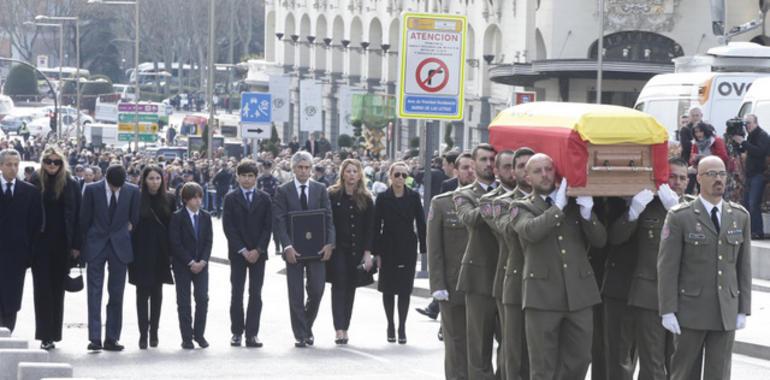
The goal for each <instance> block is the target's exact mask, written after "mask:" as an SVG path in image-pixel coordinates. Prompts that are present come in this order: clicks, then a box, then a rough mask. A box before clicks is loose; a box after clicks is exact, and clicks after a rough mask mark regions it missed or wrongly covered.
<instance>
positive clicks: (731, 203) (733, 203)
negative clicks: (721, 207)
mask: <svg viewBox="0 0 770 380" xmlns="http://www.w3.org/2000/svg"><path fill="white" fill-rule="evenodd" d="M728 203H729V204H730V207H732V208H734V209H736V210H740V211H743V212H744V213H746V214H748V213H749V210H746V208H745V207H743V205H741V204H740V203H735V202H733V201H730V202H728Z"/></svg>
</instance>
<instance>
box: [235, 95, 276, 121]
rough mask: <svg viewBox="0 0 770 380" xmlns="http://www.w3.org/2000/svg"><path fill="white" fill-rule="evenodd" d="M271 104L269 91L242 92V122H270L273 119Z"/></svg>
mask: <svg viewBox="0 0 770 380" xmlns="http://www.w3.org/2000/svg"><path fill="white" fill-rule="evenodd" d="M271 104H272V99H271V96H270V94H268V93H264V92H244V93H241V123H250V124H251V123H253V124H262V123H265V124H269V123H270V122H271V121H272V119H273V115H272V107H271Z"/></svg>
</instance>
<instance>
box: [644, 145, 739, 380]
mask: <svg viewBox="0 0 770 380" xmlns="http://www.w3.org/2000/svg"><path fill="white" fill-rule="evenodd" d="M697 180H698V184H699V185H700V190H701V193H700V196H698V199H696V200H694V201H691V202H688V203H685V204H681V205H677V206H675V207H673V208H672V209H671V211H669V213H668V215H667V216H666V221H665V224H664V225H663V229H662V232H661V242H660V252H659V254H658V267H657V269H658V271H657V274H658V303H659V313H660V315H661V323H662V324H663V327H665V328H666V330H668V331H670V332H671V333H673V334H674V335H675V337H674V354H673V357H672V359H671V367H672V368H671V377H670V378H671V379H673V380H683V379H687V378H688V376H689V375H690V372H691V371H692V369H693V363H695V361H696V360H697V357H698V355H699V354H700V348H701V347H704V348H705V356H704V371H703V373H704V379H729V378H730V367H731V359H732V349H733V343H734V342H735V330H737V329H742V328H744V327H745V326H746V316H747V315H749V314H750V312H751V225H750V224H751V223H750V221H749V214H748V212H747V211H746V209H744V208H743V207H741V206H740V205H739V204H737V203H733V202H728V201H725V200H723V199H722V196H723V195H724V191H725V182H726V180H727V172H726V171H725V164H724V163H723V162H722V160H721V159H720V158H719V157H716V156H707V157H705V158H703V159H701V161H700V162H699V163H698V175H697Z"/></svg>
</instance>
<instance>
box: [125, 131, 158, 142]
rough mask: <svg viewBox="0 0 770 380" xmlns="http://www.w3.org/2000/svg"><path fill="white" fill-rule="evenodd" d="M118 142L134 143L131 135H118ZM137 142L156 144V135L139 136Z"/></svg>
mask: <svg viewBox="0 0 770 380" xmlns="http://www.w3.org/2000/svg"><path fill="white" fill-rule="evenodd" d="M118 141H134V134H133V133H118ZM139 141H141V142H156V141H158V135H150V134H140V135H139Z"/></svg>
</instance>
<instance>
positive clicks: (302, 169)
mask: <svg viewBox="0 0 770 380" xmlns="http://www.w3.org/2000/svg"><path fill="white" fill-rule="evenodd" d="M312 163H313V157H312V156H311V155H310V153H308V152H304V151H302V152H297V153H295V154H294V155H293V156H292V157H291V167H292V172H293V173H294V179H293V180H292V181H290V182H287V183H285V184H283V185H282V186H281V187H279V188H278V190H277V191H276V193H275V198H274V200H273V226H274V233H275V234H277V235H278V239H280V241H281V246H283V247H285V248H284V250H283V257H284V260H285V261H286V281H287V283H288V289H289V313H290V316H291V328H292V331H293V332H294V339H295V342H294V346H295V347H298V348H302V347H306V346H308V345H310V346H312V345H313V343H314V337H313V330H312V329H313V322H314V321H315V317H316V315H317V314H318V306H319V305H320V303H321V297H322V296H323V292H324V286H325V282H326V261H328V260H329V258H331V255H332V249H333V248H334V224H333V222H332V210H331V204H330V202H329V195H328V193H327V192H326V187H324V186H323V185H322V184H320V183H318V182H315V181H312V180H310V168H311V167H312ZM313 211H317V212H318V213H320V214H322V220H323V223H322V224H321V225H320V226H319V225H318V224H316V223H306V222H307V220H308V219H307V218H305V217H303V216H301V215H303V214H305V213H307V214H308V215H310V214H312V213H313ZM295 228H297V230H296V231H295V230H294V229H295ZM319 234H321V235H323V239H322V240H321V243H320V244H319V247H317V251H315V252H314V251H310V252H307V251H302V252H298V249H297V248H298V246H299V245H300V244H302V245H303V246H306V244H304V243H305V242H303V241H298V240H296V238H295V237H296V236H301V237H302V238H304V239H307V240H316V239H317V238H318V235H319ZM313 236H315V238H314V237H313ZM305 275H307V302H306V303H305V300H304V298H305V293H304V290H303V288H304V286H303V283H304V277H305Z"/></svg>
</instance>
